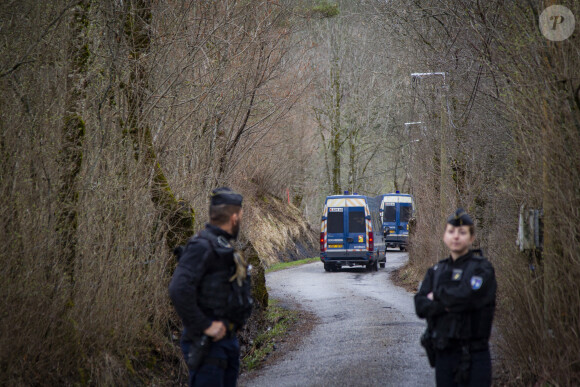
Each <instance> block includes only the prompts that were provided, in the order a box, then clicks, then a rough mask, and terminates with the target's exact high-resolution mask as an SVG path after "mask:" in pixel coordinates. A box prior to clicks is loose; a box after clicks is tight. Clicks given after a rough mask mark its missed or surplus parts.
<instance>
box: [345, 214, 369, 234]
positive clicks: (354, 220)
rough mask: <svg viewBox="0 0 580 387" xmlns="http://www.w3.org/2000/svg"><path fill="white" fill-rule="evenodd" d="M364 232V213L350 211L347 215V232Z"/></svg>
mask: <svg viewBox="0 0 580 387" xmlns="http://www.w3.org/2000/svg"><path fill="white" fill-rule="evenodd" d="M365 231H366V230H365V213H364V212H362V211H350V212H349V213H348V232H349V233H356V234H362V233H364V232H365Z"/></svg>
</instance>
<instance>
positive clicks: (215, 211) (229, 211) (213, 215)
mask: <svg viewBox="0 0 580 387" xmlns="http://www.w3.org/2000/svg"><path fill="white" fill-rule="evenodd" d="M241 209H242V207H241V206H235V205H233V204H218V205H210V206H209V222H210V223H211V224H213V225H216V226H221V225H222V224H226V223H227V222H228V221H229V220H230V218H231V216H232V215H233V214H237V213H239V212H240V210H241Z"/></svg>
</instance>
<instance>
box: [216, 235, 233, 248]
mask: <svg viewBox="0 0 580 387" xmlns="http://www.w3.org/2000/svg"><path fill="white" fill-rule="evenodd" d="M217 242H218V245H220V246H221V247H225V248H227V249H229V248H231V247H232V245H231V244H230V242H228V240H227V239H226V238H224V237H223V236H222V235H220V236H218V237H217Z"/></svg>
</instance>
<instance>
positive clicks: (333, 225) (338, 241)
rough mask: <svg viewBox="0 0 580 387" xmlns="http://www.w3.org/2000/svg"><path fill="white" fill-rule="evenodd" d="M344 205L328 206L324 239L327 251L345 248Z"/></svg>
mask: <svg viewBox="0 0 580 387" xmlns="http://www.w3.org/2000/svg"><path fill="white" fill-rule="evenodd" d="M345 220H346V219H345V216H344V207H328V215H327V217H326V234H327V235H326V241H327V244H328V251H333V250H344V249H346V246H345V244H346V235H345V233H344V231H345V227H344V223H345Z"/></svg>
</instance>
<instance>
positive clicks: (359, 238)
mask: <svg viewBox="0 0 580 387" xmlns="http://www.w3.org/2000/svg"><path fill="white" fill-rule="evenodd" d="M375 230H376V231H375ZM380 230H381V224H380V219H379V211H378V201H377V199H376V198H369V197H366V196H363V195H356V194H355V195H348V194H345V195H333V196H327V197H326V201H325V203H324V211H323V213H322V224H321V230H320V260H321V261H322V262H323V263H324V270H326V271H337V270H339V269H340V268H341V267H342V266H355V265H362V266H365V267H366V268H367V269H368V270H374V271H377V270H378V268H379V265H380V266H381V267H385V263H386V257H385V245H384V243H383V238H382V237H381V235H380ZM377 238H378V239H379V240H377Z"/></svg>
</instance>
